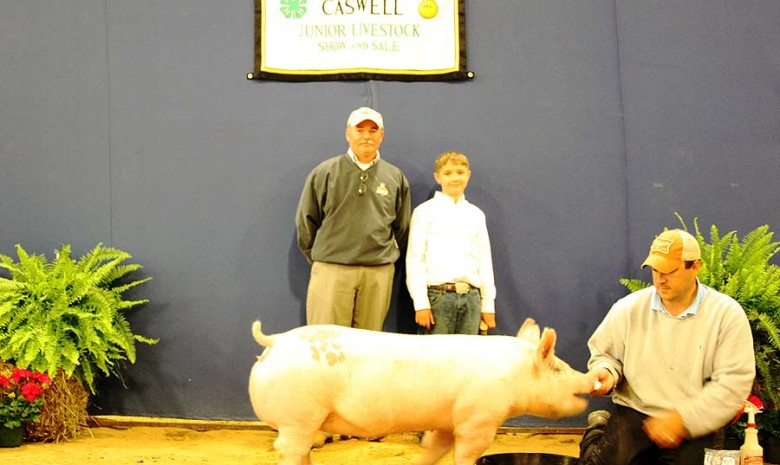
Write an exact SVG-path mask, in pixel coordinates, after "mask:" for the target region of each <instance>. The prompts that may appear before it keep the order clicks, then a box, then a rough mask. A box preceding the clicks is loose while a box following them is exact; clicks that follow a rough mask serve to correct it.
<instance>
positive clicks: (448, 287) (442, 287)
mask: <svg viewBox="0 0 780 465" xmlns="http://www.w3.org/2000/svg"><path fill="white" fill-rule="evenodd" d="M428 289H433V290H434V291H444V292H455V293H458V294H465V293H467V292H469V291H470V290H472V289H474V286H472V285H471V284H469V283H444V284H437V285H432V286H428Z"/></svg>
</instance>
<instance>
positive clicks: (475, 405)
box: [249, 318, 596, 465]
mask: <svg viewBox="0 0 780 465" xmlns="http://www.w3.org/2000/svg"><path fill="white" fill-rule="evenodd" d="M252 333H253V335H254V338H255V340H256V341H257V342H258V343H259V344H261V345H263V346H266V347H267V348H266V349H265V350H264V351H263V353H262V355H261V356H260V357H258V360H257V362H256V363H255V365H254V367H253V368H252V372H251V374H250V377H249V397H250V400H251V402H252V407H253V408H254V411H255V414H256V415H257V416H258V417H259V418H260V419H261V420H263V421H265V422H266V423H268V424H269V425H271V426H272V427H274V428H275V429H276V430H278V432H279V436H278V438H277V440H276V442H275V443H274V447H275V448H276V450H277V451H279V464H280V465H310V464H311V463H312V461H311V456H310V450H311V446H312V442H313V440H314V437H315V435H316V434H317V433H318V431H327V432H330V433H333V434H342V435H347V436H358V437H381V436H385V435H387V434H391V433H402V432H409V431H429V432H430V433H429V434H427V435H426V439H425V441H424V444H423V445H424V446H425V447H426V449H427V450H426V453H425V454H424V455H423V456H422V457H421V459H420V461H419V463H420V464H422V465H431V464H434V463H436V462H437V461H438V460H439V459H440V458H442V457H443V456H444V455H445V454H446V453H447V452H448V451H449V450H450V449H452V448H453V447H454V463H455V465H473V464H474V463H475V462H476V461H477V459H478V458H479V457H480V455H481V454H482V453H483V452H484V451H485V449H487V448H488V447H489V446H490V444H491V443H492V441H493V439H494V437H495V435H496V431H497V430H498V428H499V427H500V426H501V425H502V424H503V423H504V421H505V420H506V419H508V418H511V417H515V416H519V415H523V414H530V415H536V416H542V417H549V418H558V417H562V416H569V415H575V414H577V413H580V412H582V411H583V410H585V408H586V407H587V400H586V395H587V394H589V393H590V392H591V390H593V388H594V383H595V381H596V379H595V376H594V375H591V374H585V373H580V372H578V371H575V370H574V369H572V368H571V367H570V366H569V365H568V364H566V363H565V362H563V361H562V360H560V359H559V358H557V357H556V356H555V355H554V347H555V337H556V336H555V331H554V330H552V329H549V328H545V330H544V332H543V333H542V334H541V335H540V332H539V327H538V326H537V325H536V323H535V322H534V321H533V320H531V319H530V318H529V319H528V320H526V321H525V323H524V324H523V326H522V328H520V331H518V333H517V337H510V336H466V335H426V336H418V335H409V334H394V333H384V332H377V331H367V330H361V329H353V328H347V327H342V326H332V325H311V326H303V327H300V328H295V329H293V330H290V331H288V332H286V333H281V334H275V335H265V334H263V333H262V331H261V325H260V322H259V321H256V322H255V323H254V325H253V326H252Z"/></svg>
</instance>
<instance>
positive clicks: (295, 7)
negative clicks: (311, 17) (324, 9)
mask: <svg viewBox="0 0 780 465" xmlns="http://www.w3.org/2000/svg"><path fill="white" fill-rule="evenodd" d="M280 3H281V5H282V7H281V8H280V10H281V11H282V14H283V15H284V17H285V18H287V19H290V18H292V19H298V18H301V17H303V15H305V14H306V0H281V2H280Z"/></svg>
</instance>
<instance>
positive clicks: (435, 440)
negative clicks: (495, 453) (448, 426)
mask: <svg viewBox="0 0 780 465" xmlns="http://www.w3.org/2000/svg"><path fill="white" fill-rule="evenodd" d="M454 442H455V435H453V434H452V432H451V431H442V430H437V431H426V432H425V435H424V436H423V439H422V446H423V447H424V448H425V453H424V454H423V456H422V457H421V458H420V460H418V461H417V465H433V464H434V463H436V462H438V461H439V460H440V459H441V458H442V457H444V456H445V455H446V454H447V452H449V450H450V449H452V445H453V443H454ZM472 465H473V464H472Z"/></svg>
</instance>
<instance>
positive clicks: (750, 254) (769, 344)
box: [620, 214, 780, 463]
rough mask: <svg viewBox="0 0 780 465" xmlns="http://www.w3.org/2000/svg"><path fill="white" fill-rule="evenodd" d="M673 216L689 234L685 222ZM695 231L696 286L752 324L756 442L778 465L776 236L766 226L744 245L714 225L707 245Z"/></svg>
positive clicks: (735, 430) (629, 283)
mask: <svg viewBox="0 0 780 465" xmlns="http://www.w3.org/2000/svg"><path fill="white" fill-rule="evenodd" d="M675 215H676V216H677V218H678V220H679V221H680V223H681V225H682V228H683V229H685V230H686V231H687V230H688V227H687V225H686V224H685V221H684V220H683V218H682V217H681V216H680V215H679V214H675ZM694 229H695V236H696V239H697V240H698V242H699V247H700V248H701V255H702V258H701V261H702V268H701V271H700V272H699V280H700V281H701V282H702V284H704V285H706V286H709V287H711V288H713V289H716V290H718V291H720V292H722V293H724V294H727V295H729V296H731V297H733V298H734V299H735V300H736V301H738V302H739V303H740V305H742V308H743V309H744V310H745V314H746V315H747V318H748V320H749V321H750V325H751V329H752V332H753V348H754V352H755V357H756V379H755V382H754V384H753V394H754V395H756V396H757V397H758V398H759V399H761V400H762V401H763V404H764V411H763V412H762V413H760V414H758V415H756V424H757V426H758V431H759V442H760V443H761V445H762V446H764V448H765V449H764V453H765V459H766V460H767V461H769V462H772V463H780V449H778V450H777V451H775V449H774V447H778V446H780V442H778V441H780V267H778V266H777V265H774V264H772V263H771V260H772V258H773V257H774V256H775V255H776V254H777V253H778V252H780V242H774V241H773V240H772V238H773V235H774V233H773V232H771V231H770V230H769V226H766V225H764V226H760V227H758V228H756V229H754V230H753V231H750V232H749V233H747V234H745V235H744V236H743V237H742V239H740V238H739V236H738V234H737V232H736V231H731V232H729V233H727V234H725V235H723V236H721V235H720V232H719V230H718V228H717V227H716V226H715V225H712V226H711V227H710V231H709V236H710V237H709V242H707V240H705V238H704V236H703V235H702V233H701V231H700V229H699V224H698V221H697V220H696V219H694ZM620 282H621V283H622V284H623V285H624V286H626V287H627V288H628V289H629V290H630V291H632V292H633V291H635V290H638V289H641V288H643V287H647V286H649V285H650V283H646V282H644V281H641V280H636V279H621V280H620ZM745 420H746V419H745V418H744V416H743V417H741V418H740V420H739V421H738V422H737V423H736V424H733V425H729V427H728V428H727V437H728V436H731V437H735V438H737V439H738V440H739V441H741V438H742V437H743V435H744V430H745V428H744V427H745ZM739 444H741V442H739ZM774 454H777V455H774ZM768 456H769V457H772V459H771V460H770V459H768V458H766V457H768Z"/></svg>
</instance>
